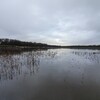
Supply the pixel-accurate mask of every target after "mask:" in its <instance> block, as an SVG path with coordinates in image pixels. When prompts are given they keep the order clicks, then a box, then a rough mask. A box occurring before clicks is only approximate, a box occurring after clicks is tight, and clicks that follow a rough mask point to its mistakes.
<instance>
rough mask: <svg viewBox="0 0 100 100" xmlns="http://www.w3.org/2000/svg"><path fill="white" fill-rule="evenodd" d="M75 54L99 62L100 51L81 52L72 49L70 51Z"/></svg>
mask: <svg viewBox="0 0 100 100" xmlns="http://www.w3.org/2000/svg"><path fill="white" fill-rule="evenodd" d="M72 53H73V54H75V55H78V56H81V57H84V58H85V59H88V60H90V61H94V62H97V63H99V62H100V53H99V52H89V51H87V52H81V51H74V52H72Z"/></svg>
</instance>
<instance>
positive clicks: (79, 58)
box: [0, 49, 100, 100]
mask: <svg viewBox="0 0 100 100" xmlns="http://www.w3.org/2000/svg"><path fill="white" fill-rule="evenodd" d="M0 100H100V51H99V50H78V49H76V50H75V49H48V50H38V51H29V52H20V53H18V52H17V53H3V54H0Z"/></svg>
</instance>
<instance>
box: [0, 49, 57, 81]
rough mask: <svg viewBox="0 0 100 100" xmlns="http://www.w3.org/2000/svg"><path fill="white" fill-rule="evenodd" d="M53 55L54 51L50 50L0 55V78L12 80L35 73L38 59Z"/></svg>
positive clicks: (37, 68) (37, 67)
mask: <svg viewBox="0 0 100 100" xmlns="http://www.w3.org/2000/svg"><path fill="white" fill-rule="evenodd" d="M55 55H56V53H55V52H50V51H31V52H24V53H21V54H15V55H14V54H13V55H12V54H11V55H10V54H5V55H0V80H13V79H15V78H18V77H19V76H22V75H32V74H35V73H37V72H38V70H39V66H40V60H41V59H42V58H43V57H46V58H47V57H50V58H51V59H52V58H54V57H55Z"/></svg>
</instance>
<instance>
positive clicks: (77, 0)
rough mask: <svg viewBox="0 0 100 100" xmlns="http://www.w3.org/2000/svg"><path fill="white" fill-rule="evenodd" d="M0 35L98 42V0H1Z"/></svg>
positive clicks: (54, 41) (53, 41) (64, 42)
mask: <svg viewBox="0 0 100 100" xmlns="http://www.w3.org/2000/svg"><path fill="white" fill-rule="evenodd" d="M0 37H1V38H15V39H19V40H26V41H36V42H44V43H48V44H61V45H73V44H100V39H99V38H100V0H3V1H2V0H0Z"/></svg>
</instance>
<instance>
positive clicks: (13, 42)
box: [0, 39, 61, 48]
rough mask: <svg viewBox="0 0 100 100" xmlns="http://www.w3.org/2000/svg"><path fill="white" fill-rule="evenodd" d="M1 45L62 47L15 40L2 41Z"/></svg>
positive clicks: (0, 41)
mask: <svg viewBox="0 0 100 100" xmlns="http://www.w3.org/2000/svg"><path fill="white" fill-rule="evenodd" d="M0 45H1V46H24V47H25V46H27V47H39V48H42V47H48V48H51V47H53V48H58V47H61V46H56V45H47V44H44V43H36V42H25V41H20V40H15V39H0Z"/></svg>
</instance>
